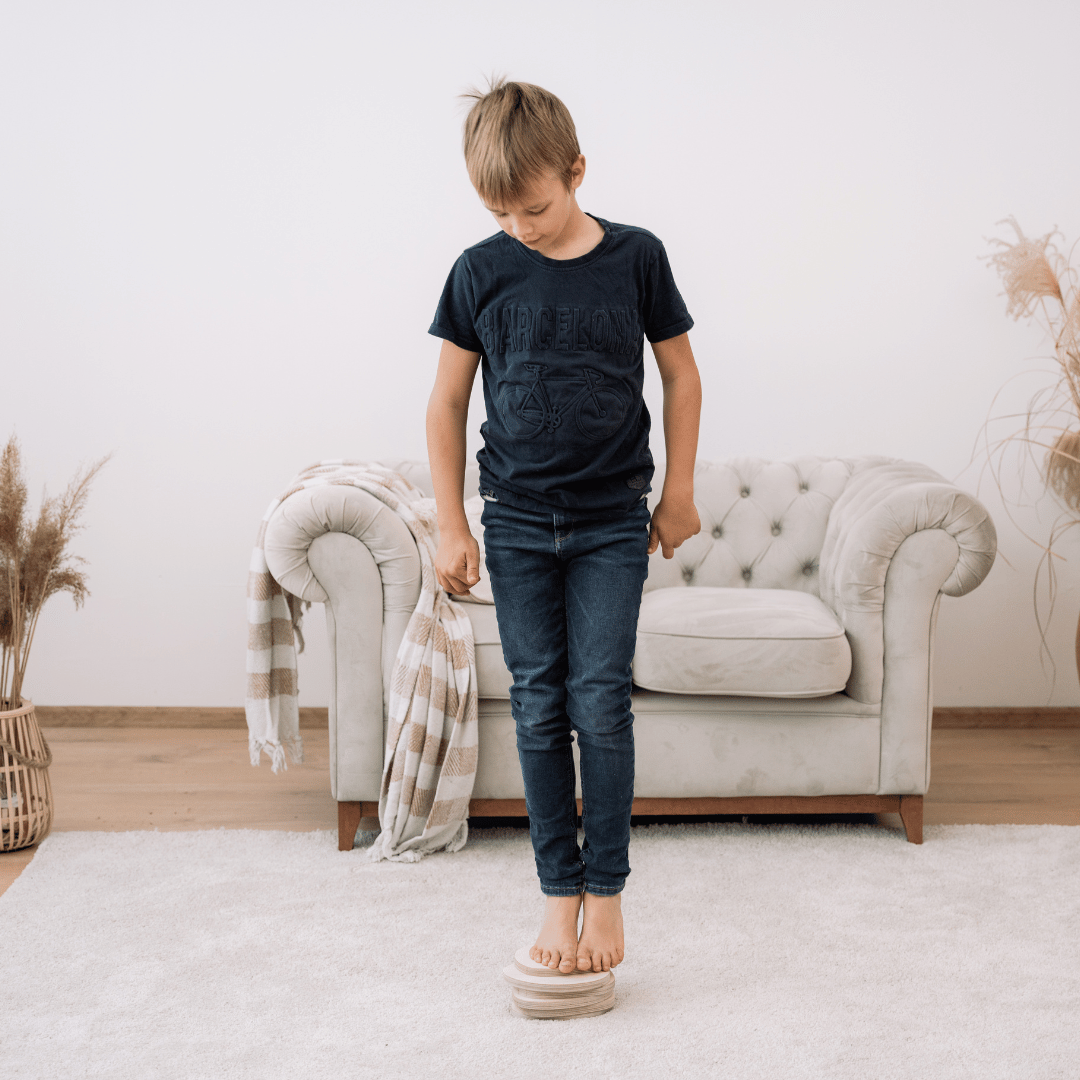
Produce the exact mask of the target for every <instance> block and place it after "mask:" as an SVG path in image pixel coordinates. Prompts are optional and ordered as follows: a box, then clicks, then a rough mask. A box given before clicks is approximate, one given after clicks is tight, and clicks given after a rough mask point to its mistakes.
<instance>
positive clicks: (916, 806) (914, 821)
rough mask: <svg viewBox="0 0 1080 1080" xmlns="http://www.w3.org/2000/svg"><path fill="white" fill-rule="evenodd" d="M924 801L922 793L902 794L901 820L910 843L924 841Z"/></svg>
mask: <svg viewBox="0 0 1080 1080" xmlns="http://www.w3.org/2000/svg"><path fill="white" fill-rule="evenodd" d="M922 801H923V797H922V796H921V795H901V796H900V820H901V821H902V822H903V823H904V832H905V834H906V835H907V838H908V843H909V844H921V843H922Z"/></svg>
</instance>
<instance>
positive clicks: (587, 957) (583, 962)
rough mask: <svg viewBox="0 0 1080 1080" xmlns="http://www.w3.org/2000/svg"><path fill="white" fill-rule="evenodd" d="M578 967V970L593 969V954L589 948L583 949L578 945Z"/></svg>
mask: <svg viewBox="0 0 1080 1080" xmlns="http://www.w3.org/2000/svg"><path fill="white" fill-rule="evenodd" d="M577 969H578V971H592V970H593V956H592V953H591V952H590V951H589V950H588V949H583V948H582V947H581V946H580V945H579V946H578V953H577Z"/></svg>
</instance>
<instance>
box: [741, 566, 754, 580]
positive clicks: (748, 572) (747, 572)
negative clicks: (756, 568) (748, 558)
mask: <svg viewBox="0 0 1080 1080" xmlns="http://www.w3.org/2000/svg"><path fill="white" fill-rule="evenodd" d="M753 573H754V572H753V570H751V569H750V567H749V566H748V567H746V568H745V569H744V570H743V572H742V576H743V580H745V581H749V580H750V578H751V577H752V575H753Z"/></svg>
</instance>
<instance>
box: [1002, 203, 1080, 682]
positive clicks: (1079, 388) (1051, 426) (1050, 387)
mask: <svg viewBox="0 0 1080 1080" xmlns="http://www.w3.org/2000/svg"><path fill="white" fill-rule="evenodd" d="M999 224H1002V225H1004V224H1007V225H1009V226H1010V227H1011V228H1012V230H1013V231H1014V232H1015V233H1016V239H1015V240H1002V239H999V238H994V239H991V240H990V243H991V244H992V245H993V246H994V247H995V248H996V249H997V250H995V251H994V252H993V253H991V254H990V255H988V256H986V259H987V261H988V262H989V263H990V264H991V265H992V266H993V267H994V268H995V269H996V270H997V271H998V273H999V274H1000V276H1001V279H1002V282H1003V284H1004V286H1005V296H1006V298H1007V300H1008V306H1007V308H1006V312H1007V314H1009V315H1012V317H1013V318H1014V319H1021V318H1026V319H1031V320H1033V321H1035V322H1036V323H1037V324H1038V325H1039V326H1040V327H1041V328H1042V329H1043V330H1044V331H1045V332H1046V333H1047V334H1048V335H1049V338H1050V340H1051V341H1052V342H1053V364H1052V366H1051V368H1050V369H1049V370H1048V372H1047V374H1048V375H1049V378H1050V381H1049V383H1048V384H1047V385H1044V386H1043V387H1042V388H1041V389H1039V390H1038V391H1037V392H1036V393H1035V395H1034V396H1033V397H1032V398H1031V400H1030V402H1029V403H1028V407H1027V410H1026V411H1025V412H1024V413H1019V414H1014V415H1010V416H998V417H994V418H993V419H994V420H997V421H1012V422H1013V424H1014V430H1011V431H1009V432H1008V433H1007V434H1006V435H1004V436H1003V437H1001V438H997V439H993V440H991V438H990V436H989V427H990V423H991V421H988V422H987V424H985V425H984V427H983V438H984V440H985V450H986V455H987V461H988V463H989V466H990V468H991V471H992V473H993V476H994V480H995V482H996V483H997V486H998V489H999V490H1000V491H1001V492H1002V497H1003V499H1004V501H1005V507H1006V511H1009V510H1010V504H1009V500H1008V498H1006V497H1005V490H1006V488H1005V487H1004V486H1003V485H1002V482H1001V477H1002V471H1003V468H1004V461H1005V454H1006V451H1007V450H1009V449H1010V448H1011V447H1013V446H1019V447H1020V448H1021V449H1022V451H1023V453H1022V457H1021V462H1020V464H1021V471H1020V481H1021V491H1023V489H1024V488H1025V487H1029V488H1030V486H1031V485H1030V482H1029V480H1028V467H1029V466H1032V465H1033V466H1034V468H1035V471H1036V473H1037V475H1038V485H1037V492H1036V495H1038V496H1041V495H1043V494H1044V493H1046V492H1049V493H1050V495H1051V496H1053V497H1054V498H1056V499H1057V500H1058V502H1059V503H1060V505H1061V506H1062V507H1063V511H1062V513H1061V515H1060V516H1059V517H1058V518H1057V519H1056V520H1055V521H1054V523H1053V524H1052V525H1051V527H1050V532H1049V535H1048V537H1047V539H1046V542H1045V543H1044V542H1043V541H1041V540H1039V539H1037V538H1036V537H1033V536H1030V534H1028V533H1027V532H1026V531H1025V530H1024V529H1023V528H1022V527H1020V526H1019V524H1018V523H1016V521H1015V519H1013V521H1014V524H1017V527H1018V528H1020V531H1021V532H1022V533H1023V534H1024V535H1025V536H1027V537H1028V539H1030V540H1032V541H1033V542H1034V543H1036V544H1037V545H1038V546H1039V547H1040V548H1041V549H1042V553H1043V554H1042V558H1041V559H1040V560H1039V564H1038V567H1037V568H1036V572H1035V582H1034V588H1033V598H1034V602H1035V618H1036V622H1037V623H1038V627H1039V636H1040V642H1041V647H1042V650H1043V653H1044V655H1046V656H1047V657H1048V658H1049V659H1050V663H1051V666H1052V665H1053V659H1052V657H1050V653H1049V649H1048V648H1047V644H1046V627H1047V625H1048V623H1049V619H1050V617H1051V615H1052V614H1053V609H1054V601H1055V598H1056V596H1057V572H1056V568H1055V562H1054V560H1055V559H1058V558H1061V555H1060V553H1059V552H1057V551H1055V550H1054V547H1055V544H1058V543H1059V541H1060V540H1061V538H1062V536H1063V535H1064V534H1065V533H1066V532H1068V531H1069V530H1070V529H1072V528H1073V526H1075V525H1077V524H1080V287H1078V284H1077V281H1078V274H1077V271H1076V270H1075V269H1074V268H1073V266H1072V258H1071V255H1072V253H1071V252H1070V255H1069V256H1068V257H1066V256H1065V255H1063V254H1062V253H1061V251H1060V250H1059V249H1058V247H1057V245H1056V244H1055V239H1056V238H1060V237H1061V234H1060V233H1059V232H1058V231H1057V230H1056V229H1055V230H1054V231H1053V232H1050V233H1047V234H1046V235H1045V236H1040V237H1038V238H1035V239H1032V238H1029V237H1027V236H1025V235H1024V233H1023V232H1022V231H1021V229H1020V226H1019V225H1018V224H1017V222H1016V219H1015V218H1007V219H1006V220H1005V221H1004V222H999ZM1000 392H1001V391H999V392H998V393H999V394H1000ZM996 400H997V398H996V397H995V401H996ZM1014 505H1020V504H1019V500H1016V501H1015V502H1014ZM1010 517H1011V513H1010ZM1044 569H1045V572H1046V586H1047V599H1048V603H1049V607H1048V610H1047V613H1046V618H1045V619H1043V618H1042V617H1041V614H1040V609H1039V582H1040V578H1041V576H1042V573H1043V570H1044ZM1076 666H1077V671H1078V673H1080V622H1078V624H1077V630H1076Z"/></svg>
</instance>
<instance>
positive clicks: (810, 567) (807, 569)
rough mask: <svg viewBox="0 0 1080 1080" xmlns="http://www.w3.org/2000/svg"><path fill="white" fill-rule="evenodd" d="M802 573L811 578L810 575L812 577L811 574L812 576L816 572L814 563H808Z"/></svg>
mask: <svg viewBox="0 0 1080 1080" xmlns="http://www.w3.org/2000/svg"><path fill="white" fill-rule="evenodd" d="M802 572H803V573H804V574H805V575H806V576H807V577H809V576H810V575H811V574H812V573H813V572H814V564H813V563H808V564H807V565H806V566H804V567H803V568H802Z"/></svg>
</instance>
